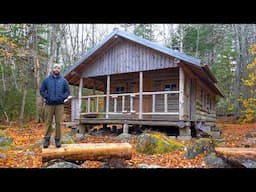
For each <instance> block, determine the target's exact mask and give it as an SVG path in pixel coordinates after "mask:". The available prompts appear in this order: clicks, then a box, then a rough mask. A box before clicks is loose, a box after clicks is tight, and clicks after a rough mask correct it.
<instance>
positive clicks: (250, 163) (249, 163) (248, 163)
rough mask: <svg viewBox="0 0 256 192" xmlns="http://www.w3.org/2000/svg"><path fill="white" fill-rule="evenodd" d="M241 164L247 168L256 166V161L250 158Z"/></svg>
mask: <svg viewBox="0 0 256 192" xmlns="http://www.w3.org/2000/svg"><path fill="white" fill-rule="evenodd" d="M241 164H242V165H243V166H244V167H246V168H256V161H253V160H250V159H247V160H243V162H242V163H241Z"/></svg>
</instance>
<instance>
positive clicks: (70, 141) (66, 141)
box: [61, 135, 75, 144]
mask: <svg viewBox="0 0 256 192" xmlns="http://www.w3.org/2000/svg"><path fill="white" fill-rule="evenodd" d="M61 143H62V144H73V143H75V141H74V140H73V139H72V137H71V136H68V135H64V136H63V137H62V138H61Z"/></svg>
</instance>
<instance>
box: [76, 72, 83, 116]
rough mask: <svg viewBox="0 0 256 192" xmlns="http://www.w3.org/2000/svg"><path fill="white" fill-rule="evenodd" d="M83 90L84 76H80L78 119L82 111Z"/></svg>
mask: <svg viewBox="0 0 256 192" xmlns="http://www.w3.org/2000/svg"><path fill="white" fill-rule="evenodd" d="M82 90H83V77H81V78H80V82H79V88H78V114H77V116H78V117H76V118H77V119H79V118H80V113H81V105H82Z"/></svg>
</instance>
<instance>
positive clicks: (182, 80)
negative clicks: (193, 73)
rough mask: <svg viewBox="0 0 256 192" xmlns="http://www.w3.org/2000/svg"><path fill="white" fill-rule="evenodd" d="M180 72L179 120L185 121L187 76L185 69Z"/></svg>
mask: <svg viewBox="0 0 256 192" xmlns="http://www.w3.org/2000/svg"><path fill="white" fill-rule="evenodd" d="M179 70H180V72H179V92H180V93H179V120H184V102H185V101H184V83H185V75H184V71H183V69H182V68H181V67H180V69H179Z"/></svg>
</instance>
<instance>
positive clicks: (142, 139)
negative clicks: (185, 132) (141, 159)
mask: <svg viewBox="0 0 256 192" xmlns="http://www.w3.org/2000/svg"><path fill="white" fill-rule="evenodd" d="M183 148H184V146H183V145H182V144H181V143H179V142H177V141H175V140H173V139H170V138H168V137H167V136H166V135H164V134H160V133H144V134H141V135H140V136H139V137H138V138H137V143H136V150H137V151H138V152H140V153H144V154H158V153H166V152H170V151H175V150H181V149H183Z"/></svg>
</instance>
